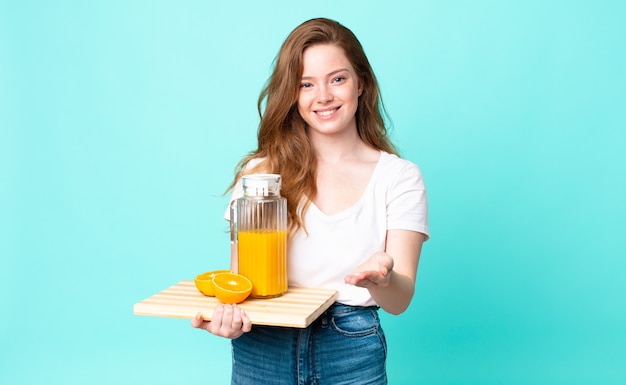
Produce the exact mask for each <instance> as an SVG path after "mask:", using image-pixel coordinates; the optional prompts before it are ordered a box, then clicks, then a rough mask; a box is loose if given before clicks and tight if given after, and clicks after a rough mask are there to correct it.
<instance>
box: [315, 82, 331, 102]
mask: <svg viewBox="0 0 626 385" xmlns="http://www.w3.org/2000/svg"><path fill="white" fill-rule="evenodd" d="M317 90H318V91H317V101H318V102H319V103H328V102H332V100H333V93H332V92H331V90H330V87H328V86H327V85H323V86H320V87H318V89H317Z"/></svg>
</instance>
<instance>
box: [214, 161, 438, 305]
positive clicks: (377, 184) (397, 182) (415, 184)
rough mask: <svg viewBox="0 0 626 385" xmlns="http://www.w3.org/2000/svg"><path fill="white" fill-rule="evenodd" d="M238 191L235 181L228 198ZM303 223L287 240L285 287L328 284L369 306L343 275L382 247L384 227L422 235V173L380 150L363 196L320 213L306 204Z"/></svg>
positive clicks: (365, 294)
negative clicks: (335, 210)
mask: <svg viewBox="0 0 626 385" xmlns="http://www.w3.org/2000/svg"><path fill="white" fill-rule="evenodd" d="M240 196H242V189H241V185H240V183H238V186H236V187H235V189H234V190H233V193H232V196H231V201H232V200H233V199H237V198H239V197H240ZM227 211H228V210H227ZM226 219H229V213H228V212H227V213H226ZM304 222H305V223H306V228H307V231H308V235H307V233H305V232H304V230H302V229H300V230H299V231H298V233H296V235H295V236H294V238H293V239H291V240H290V241H289V243H288V244H287V266H288V278H289V286H291V287H321V288H332V289H335V290H337V291H338V292H339V297H338V299H337V301H338V302H340V303H343V304H346V305H353V306H370V305H375V302H374V300H373V299H372V297H371V296H370V294H369V291H368V290H367V289H364V288H360V287H356V286H352V285H347V284H345V283H344V277H345V276H346V275H348V274H350V273H352V272H353V271H354V269H355V268H356V267H357V266H359V265H360V264H362V263H363V262H365V261H366V260H367V259H368V258H369V257H370V256H371V255H372V254H374V253H375V252H377V251H384V250H385V239H386V235H387V230H393V229H400V230H412V231H417V232H420V233H423V234H425V235H426V238H428V236H429V231H428V209H427V200H426V189H425V186H424V180H423V178H422V174H421V172H420V170H419V168H418V167H417V166H416V165H415V164H414V163H411V162H410V161H408V160H405V159H401V158H399V157H397V156H396V155H392V154H388V153H386V152H381V156H380V159H379V161H378V164H377V165H376V167H375V168H374V172H373V173H372V176H371V178H370V181H369V183H368V185H367V187H366V188H365V191H364V192H363V195H362V196H361V198H360V199H359V200H358V201H357V202H356V203H355V204H354V205H353V206H351V207H349V208H347V209H345V210H343V211H341V212H339V213H336V214H333V215H326V214H324V213H323V212H322V211H320V210H319V209H318V208H317V207H316V206H315V204H314V203H311V205H310V206H309V209H308V210H307V212H306V214H305V217H304Z"/></svg>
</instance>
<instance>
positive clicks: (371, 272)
mask: <svg viewBox="0 0 626 385" xmlns="http://www.w3.org/2000/svg"><path fill="white" fill-rule="evenodd" d="M392 270H393V258H391V256H390V255H389V254H387V253H384V252H382V251H381V252H378V253H375V254H374V255H372V256H371V257H370V258H369V259H368V260H367V262H365V263H364V264H362V265H361V266H359V267H358V268H357V269H356V270H355V271H353V272H352V273H351V274H349V275H347V276H346V277H345V278H344V281H345V283H347V284H349V285H355V286H359V287H364V288H368V289H369V288H372V287H386V286H387V285H389V280H390V278H391V274H390V273H391V271H392Z"/></svg>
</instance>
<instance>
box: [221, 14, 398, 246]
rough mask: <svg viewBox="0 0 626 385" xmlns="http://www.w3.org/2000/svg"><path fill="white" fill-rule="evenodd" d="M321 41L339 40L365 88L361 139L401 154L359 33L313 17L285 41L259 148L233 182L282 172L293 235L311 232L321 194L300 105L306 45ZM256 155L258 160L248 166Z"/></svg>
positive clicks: (264, 94) (263, 110)
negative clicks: (310, 215) (308, 222)
mask: <svg viewBox="0 0 626 385" xmlns="http://www.w3.org/2000/svg"><path fill="white" fill-rule="evenodd" d="M317 44H336V45H337V46H339V47H340V48H342V49H343V51H344V53H345V55H346V57H347V58H348V60H349V61H350V64H352V66H353V67H354V69H355V71H356V74H357V76H358V78H359V80H360V82H361V84H362V86H363V92H362V94H361V96H360V97H359V102H358V107H357V110H356V126H357V131H358V134H359V137H360V138H361V140H363V142H364V143H366V144H368V145H369V146H371V147H373V148H375V149H378V150H382V151H386V152H388V153H392V154H397V151H396V148H395V146H394V145H393V144H392V143H391V141H390V140H389V138H388V135H387V129H386V128H385V122H384V119H383V113H384V107H383V103H382V99H381V96H380V91H379V87H378V82H377V80H376V77H375V75H374V71H373V70H372V67H371V65H370V63H369V60H368V59H367V56H366V55H365V52H364V50H363V47H362V46H361V43H360V42H359V40H358V39H357V38H356V36H355V35H354V34H353V33H352V31H350V30H349V29H348V28H346V27H344V26H343V25H341V24H340V23H338V22H336V21H334V20H329V19H325V18H316V19H311V20H308V21H306V22H304V23H302V24H301V25H299V26H298V27H296V29H294V30H293V31H292V32H291V34H289V36H288V37H287V38H286V39H285V41H284V42H283V44H282V46H281V48H280V51H279V53H278V55H277V57H276V59H275V61H274V69H273V72H272V75H271V76H270V78H269V79H268V81H267V83H266V85H265V87H264V88H263V90H262V91H261V95H260V96H259V101H258V105H257V108H258V111H259V116H260V119H261V121H260V124H259V129H258V147H257V149H256V150H255V151H252V152H250V153H249V154H248V155H246V156H245V157H244V158H243V159H242V160H241V161H240V162H239V164H238V165H237V168H236V176H235V180H234V181H233V183H232V184H231V188H232V186H234V184H235V182H236V181H237V180H238V179H239V178H240V177H241V176H242V175H244V174H250V173H255V172H264V173H276V174H281V175H282V188H281V195H282V196H284V197H285V198H287V211H288V221H289V229H290V233H291V234H294V233H295V232H296V231H297V230H298V229H300V228H304V229H305V231H306V227H305V224H304V220H303V218H304V213H305V212H306V210H307V209H308V207H309V205H310V204H311V200H312V199H313V198H314V197H315V195H316V194H317V187H316V169H317V166H316V164H317V162H316V159H315V152H314V151H313V148H312V146H311V143H310V142H309V139H308V137H307V133H306V130H307V127H306V123H305V122H304V120H303V119H302V117H301V116H300V114H299V113H298V107H297V103H298V93H299V91H300V83H301V77H302V71H303V64H302V57H303V54H304V51H305V50H306V49H307V48H309V47H311V46H313V45H317ZM255 159H257V160H258V164H256V165H255V166H254V167H245V166H246V165H247V164H248V162H250V161H251V160H255Z"/></svg>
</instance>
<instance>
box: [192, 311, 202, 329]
mask: <svg viewBox="0 0 626 385" xmlns="http://www.w3.org/2000/svg"><path fill="white" fill-rule="evenodd" d="M203 323H204V317H203V316H202V313H200V312H198V313H197V314H196V316H195V317H193V318H192V319H191V326H192V327H194V328H201V327H202V324H203Z"/></svg>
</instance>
